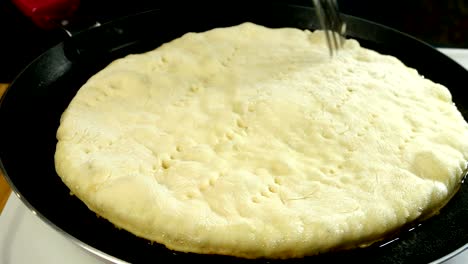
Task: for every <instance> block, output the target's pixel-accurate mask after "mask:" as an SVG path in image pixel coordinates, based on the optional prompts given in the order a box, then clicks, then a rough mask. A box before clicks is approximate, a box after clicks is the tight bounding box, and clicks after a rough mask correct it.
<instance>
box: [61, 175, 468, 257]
mask: <svg viewBox="0 0 468 264" xmlns="http://www.w3.org/2000/svg"><path fill="white" fill-rule="evenodd" d="M462 175H463V176H462V177H461V180H460V181H459V183H458V184H457V185H456V186H455V187H454V189H453V190H452V192H450V194H449V195H448V196H447V198H446V199H445V200H443V201H442V202H440V203H438V204H435V205H434V206H432V207H429V208H426V210H424V211H423V212H422V214H421V215H420V216H419V217H418V218H416V219H415V220H413V221H411V222H408V223H406V224H404V225H403V226H400V227H398V228H396V229H393V230H389V231H387V232H385V233H383V234H380V235H378V236H370V237H366V238H363V239H361V240H360V241H359V242H350V243H346V244H342V245H339V246H337V247H334V248H331V249H329V250H326V251H324V252H313V253H311V254H304V255H301V256H297V252H294V251H293V250H291V251H289V252H285V251H283V252H281V254H278V255H275V256H271V257H269V256H265V257H256V256H252V255H250V254H246V253H245V252H235V251H234V250H232V249H223V248H216V249H213V248H194V249H196V250H190V249H189V248H190V246H187V245H186V244H185V241H183V240H173V241H172V244H171V245H170V246H168V245H166V244H164V243H162V242H159V241H153V240H150V239H147V238H145V235H144V234H137V233H134V232H132V231H130V230H134V228H132V227H130V226H129V225H128V224H125V221H124V220H122V219H115V218H114V220H113V221H110V220H109V219H108V217H106V215H105V213H103V212H100V211H99V210H97V209H96V208H94V207H92V206H91V205H90V204H88V203H86V202H85V201H84V200H82V199H81V198H80V197H79V196H77V195H75V194H74V193H72V192H70V195H72V196H75V197H77V198H78V199H80V200H81V201H83V202H84V203H85V204H86V206H87V207H88V208H89V209H90V210H91V211H93V212H94V213H96V216H97V217H98V218H102V220H105V221H107V222H109V223H111V224H112V225H114V227H115V228H116V229H119V230H122V229H123V230H124V231H126V232H128V233H130V234H132V235H134V236H136V237H139V238H142V239H144V240H147V241H148V242H149V243H150V244H151V245H153V244H154V243H156V244H159V245H163V246H165V247H166V248H167V249H169V250H174V251H179V252H185V253H196V254H203V255H210V254H211V255H214V254H216V255H226V256H232V257H238V258H246V259H260V258H265V259H293V258H301V257H306V256H314V255H320V254H323V253H336V252H340V251H346V250H353V249H358V248H367V247H370V246H374V245H376V244H378V245H377V246H379V245H383V244H384V243H387V242H390V241H392V240H394V239H396V238H398V237H399V236H400V235H401V234H403V233H405V232H408V231H409V230H410V229H412V228H416V227H417V226H419V225H420V224H423V222H424V221H426V220H428V219H430V218H431V217H433V216H435V215H438V214H439V213H440V210H441V209H442V208H444V207H445V206H446V205H447V204H448V203H449V202H450V200H452V198H453V197H454V196H455V195H456V194H457V193H458V191H459V190H460V189H461V186H462V185H463V182H464V180H465V178H467V175H468V167H467V168H466V169H465V170H464V171H463V173H462Z"/></svg>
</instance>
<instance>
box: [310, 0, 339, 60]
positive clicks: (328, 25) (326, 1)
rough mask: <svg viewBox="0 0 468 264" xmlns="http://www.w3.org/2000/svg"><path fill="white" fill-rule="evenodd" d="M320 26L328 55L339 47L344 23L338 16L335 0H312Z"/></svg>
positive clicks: (332, 53)
mask: <svg viewBox="0 0 468 264" xmlns="http://www.w3.org/2000/svg"><path fill="white" fill-rule="evenodd" d="M313 2H314V5H315V10H316V13H317V17H318V19H319V22H320V26H321V27H322V29H323V30H324V33H325V38H326V41H327V46H328V50H329V52H330V56H333V55H334V54H336V53H337V51H338V50H339V49H340V48H341V46H342V45H343V42H344V38H343V35H344V33H345V31H346V25H345V23H343V20H342V19H341V17H340V13H339V10H338V3H337V0H313Z"/></svg>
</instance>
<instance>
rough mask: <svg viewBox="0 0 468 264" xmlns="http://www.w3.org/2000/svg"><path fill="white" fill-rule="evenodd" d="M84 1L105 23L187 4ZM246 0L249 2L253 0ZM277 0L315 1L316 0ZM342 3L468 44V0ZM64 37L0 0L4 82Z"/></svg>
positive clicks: (422, 33) (435, 38)
mask: <svg viewBox="0 0 468 264" xmlns="http://www.w3.org/2000/svg"><path fill="white" fill-rule="evenodd" d="M19 1H21V0H19ZM26 1H29V2H31V0H26ZM44 1H45V2H48V1H51V0H44ZM63 1H67V0H63ZM33 2H34V1H33ZM35 2H40V0H35ZM77 2H78V1H77ZM79 2H80V4H79V6H78V8H77V9H76V12H75V13H74V14H75V16H77V17H81V18H85V19H86V20H89V21H99V22H101V23H102V22H106V21H109V20H112V19H115V18H117V17H120V16H124V15H128V14H133V13H138V12H141V11H144V10H148V9H153V8H158V7H162V6H166V5H177V6H180V8H184V6H185V5H184V4H183V3H182V2H181V1H158V0H147V1H143V0H132V1H120V2H118V1H113V0H81V1H79ZM198 2H200V0H199V1H191V3H192V4H193V3H198ZM236 2H238V1H236ZM245 2H246V6H248V2H252V1H245ZM276 2H287V3H291V4H298V5H306V6H312V0H290V1H287V0H282V1H280V0H276ZM338 3H339V6H340V9H341V11H342V12H343V13H346V14H350V15H354V16H359V17H362V18H366V19H368V20H372V21H375V22H378V23H381V24H385V25H387V26H390V27H393V28H395V29H398V30H400V31H403V32H406V33H409V34H410V35H413V36H415V37H416V38H419V39H421V40H423V41H425V42H427V43H429V44H431V45H433V46H436V47H453V48H468V0H444V1H440V0H432V1H431V0H409V1H408V0H407V1H403V0H393V1H375V0H342V1H338ZM64 38H65V35H64V32H63V31H61V30H59V29H49V30H46V29H41V28H40V27H38V26H37V25H36V24H35V23H33V22H32V21H31V20H30V19H28V18H27V17H26V16H24V15H23V13H22V12H20V11H19V10H18V8H17V4H16V5H15V4H13V2H12V0H0V62H1V64H0V83H2V82H3V83H8V82H11V81H12V80H13V78H14V77H15V76H16V75H17V74H18V73H19V72H20V71H21V69H22V68H24V67H25V66H26V65H27V64H28V63H29V62H30V61H31V60H33V59H34V58H35V57H37V56H38V55H39V54H40V53H42V52H43V51H45V50H46V49H47V48H49V47H51V46H53V45H55V44H57V43H59V42H60V41H62V40H63V39H64Z"/></svg>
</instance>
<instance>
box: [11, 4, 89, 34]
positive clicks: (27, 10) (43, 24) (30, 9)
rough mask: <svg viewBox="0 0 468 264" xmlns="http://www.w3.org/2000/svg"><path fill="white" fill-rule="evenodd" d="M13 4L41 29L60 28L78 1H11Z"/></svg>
mask: <svg viewBox="0 0 468 264" xmlns="http://www.w3.org/2000/svg"><path fill="white" fill-rule="evenodd" d="M12 2H13V4H14V5H16V7H18V9H19V10H20V11H21V12H22V13H23V14H24V15H25V16H27V17H28V18H30V19H31V20H32V21H33V22H34V24H36V25H37V26H38V27H40V28H42V29H53V28H56V27H58V26H61V23H62V21H66V20H69V19H71V18H72V16H73V14H74V13H75V11H76V10H77V9H78V6H79V4H80V0H12Z"/></svg>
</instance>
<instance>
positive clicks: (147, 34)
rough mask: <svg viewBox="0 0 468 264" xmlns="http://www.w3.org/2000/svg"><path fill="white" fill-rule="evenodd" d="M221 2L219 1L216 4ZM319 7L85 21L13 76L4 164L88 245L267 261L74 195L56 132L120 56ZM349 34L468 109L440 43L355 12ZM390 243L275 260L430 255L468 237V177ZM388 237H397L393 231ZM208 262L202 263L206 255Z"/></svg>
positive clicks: (311, 24) (31, 202)
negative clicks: (175, 240)
mask: <svg viewBox="0 0 468 264" xmlns="http://www.w3.org/2000/svg"><path fill="white" fill-rule="evenodd" d="M208 10H214V11H208ZM314 14H315V12H314V10H312V9H310V8H305V7H298V6H286V5H249V6H243V7H241V6H229V5H224V6H220V7H218V8H214V9H207V8H204V7H200V8H198V9H196V8H195V7H190V8H183V9H168V10H155V11H149V12H146V13H142V14H139V15H136V16H131V17H127V18H124V19H121V20H118V21H114V22H111V23H109V24H106V25H104V26H101V27H98V28H94V29H91V30H87V31H84V32H82V33H80V34H78V35H76V36H74V37H72V38H70V39H68V40H66V41H64V42H63V43H60V44H58V45H57V46H55V47H53V48H51V49H50V50H48V51H47V52H45V53H44V54H42V55H41V56H40V57H39V58H38V59H36V60H35V61H34V62H32V63H31V65H29V66H28V67H27V68H26V69H25V70H24V71H23V72H22V73H21V74H20V75H19V76H18V77H17V79H16V80H15V81H14V82H13V84H12V85H11V87H10V89H9V90H8V91H7V94H6V96H5V97H4V99H3V101H2V102H1V108H0V124H1V127H2V128H1V129H0V146H1V148H0V158H1V163H2V164H1V165H2V170H3V172H4V173H5V175H7V178H8V181H9V182H10V184H11V185H12V187H13V189H14V191H15V192H16V193H17V194H18V195H20V196H21V198H22V200H23V202H25V203H26V204H27V205H28V206H29V207H30V208H31V209H33V210H35V211H36V212H37V213H38V215H40V217H41V219H42V220H44V221H45V222H47V223H48V224H50V225H52V226H53V227H54V228H56V229H58V230H60V231H63V233H64V234H65V235H68V236H69V237H70V238H72V239H73V240H75V241H77V242H79V243H80V244H82V245H85V247H88V248H94V249H97V251H101V252H103V253H105V254H108V255H111V256H114V257H115V258H118V259H122V260H125V261H128V262H132V263H141V262H145V263H147V262H153V263H164V262H181V261H184V262H189V261H190V262H193V261H203V262H216V263H267V262H268V261H267V260H264V259H260V260H245V259H239V258H234V257H228V256H216V255H197V254H188V253H176V252H173V251H170V250H167V249H166V248H165V247H164V246H161V245H157V244H154V245H151V244H149V243H148V242H147V241H145V240H143V239H140V238H137V237H135V236H133V235H131V234H130V233H127V232H126V231H123V230H118V229H116V228H115V227H114V226H113V225H112V224H110V223H108V222H107V221H106V220H103V219H100V218H97V217H96V215H95V214H94V213H92V212H91V211H90V210H88V209H87V207H86V206H85V205H84V204H83V203H82V202H81V201H79V200H78V199H77V198H76V197H74V196H70V194H69V190H68V189H67V187H66V186H65V185H64V184H63V183H62V182H61V180H60V178H59V177H58V176H57V174H56V172H55V169H54V159H53V157H54V152H55V144H56V138H55V133H56V130H57V128H58V125H59V118H60V115H61V113H62V112H63V111H64V110H65V108H66V107H67V105H68V103H69V102H70V100H71V99H72V98H73V96H74V95H75V93H76V92H77V90H78V89H79V88H80V86H81V85H82V84H83V83H84V82H85V81H86V80H87V79H88V78H89V77H91V76H92V75H93V74H95V73H96V72H97V71H99V70H100V69H102V68H103V67H105V66H106V65H107V64H108V63H110V62H111V61H112V60H114V59H116V58H119V57H122V56H124V55H126V54H129V53H138V52H144V51H148V50H151V49H154V48H156V47H157V46H159V45H160V44H162V43H163V42H167V41H169V40H171V39H173V38H176V37H179V36H181V35H182V34H183V33H186V32H189V31H195V32H197V31H204V30H208V29H211V28H214V27H222V26H231V25H236V24H239V23H241V22H245V21H251V22H255V23H258V24H261V25H265V26H268V27H286V26H287V27H298V28H303V29H304V28H309V29H315V28H317V25H318V23H317V21H316V20H315V16H314ZM345 20H346V22H347V24H348V32H347V34H348V36H349V37H353V38H356V39H358V40H359V41H360V42H361V44H362V45H363V46H365V47H368V48H372V49H375V50H377V51H379V52H382V53H386V54H391V55H394V56H396V57H398V58H400V59H401V60H402V61H403V62H404V63H406V64H407V65H409V66H411V67H414V68H416V69H418V71H419V72H420V73H421V74H422V75H424V76H426V77H427V78H430V79H432V80H433V81H436V82H439V83H442V84H444V85H446V86H447V87H448V88H449V89H450V91H451V92H452V95H453V99H454V101H455V103H456V104H457V105H458V107H459V108H460V109H461V111H462V112H463V114H464V116H465V119H467V117H468V112H467V109H468V101H467V100H466V98H465V97H464V89H465V88H466V87H465V82H466V81H467V80H468V72H467V71H465V70H464V69H463V68H462V67H461V66H459V65H458V64H456V63H455V62H453V61H452V60H450V59H449V58H447V57H446V56H444V55H443V54H441V53H439V52H438V51H437V50H435V49H433V48H432V47H430V46H428V45H426V44H424V43H422V42H420V41H418V40H416V39H414V38H412V37H410V36H408V35H405V34H402V33H400V32H397V31H395V30H392V29H390V28H387V27H384V26H381V25H377V24H374V23H371V22H369V21H365V20H362V19H358V18H355V17H350V16H346V17H345ZM397 238H398V239H397V240H396V241H394V242H391V243H387V244H384V243H379V244H375V245H373V246H371V247H368V248H365V249H355V250H349V251H343V252H337V253H328V254H323V255H319V256H313V257H306V258H303V259H292V260H284V261H269V263H277V262H278V263H330V262H332V263H334V262H338V261H340V262H345V261H346V262H354V261H357V262H358V263H362V262H366V263H428V262H431V261H434V260H438V259H440V258H442V257H444V256H446V255H448V254H450V253H451V252H454V251H456V250H457V249H460V248H462V247H466V245H467V243H468V186H467V184H466V183H464V184H463V185H462V187H461V189H460V191H459V192H458V193H457V194H456V195H455V197H453V199H452V200H451V201H450V203H449V204H448V205H447V206H446V207H444V208H443V209H442V210H441V212H440V214H439V215H437V216H434V217H433V218H431V219H429V220H427V221H425V222H423V224H422V225H420V226H418V227H417V228H415V229H414V230H412V231H411V232H410V231H407V232H402V233H401V234H399V236H398V237H397ZM386 242H388V241H386ZM203 262H202V263H203Z"/></svg>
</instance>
